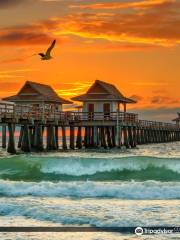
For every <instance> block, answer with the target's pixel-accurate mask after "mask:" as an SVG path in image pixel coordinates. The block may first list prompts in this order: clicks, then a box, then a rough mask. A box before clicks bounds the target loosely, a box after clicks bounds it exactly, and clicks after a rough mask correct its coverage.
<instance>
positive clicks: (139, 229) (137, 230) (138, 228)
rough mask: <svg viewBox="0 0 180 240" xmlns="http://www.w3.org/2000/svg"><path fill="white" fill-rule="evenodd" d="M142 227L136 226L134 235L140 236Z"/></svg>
mask: <svg viewBox="0 0 180 240" xmlns="http://www.w3.org/2000/svg"><path fill="white" fill-rule="evenodd" d="M143 232H144V231H143V228H142V227H137V228H136V229H135V234H136V235H138V236H140V235H143Z"/></svg>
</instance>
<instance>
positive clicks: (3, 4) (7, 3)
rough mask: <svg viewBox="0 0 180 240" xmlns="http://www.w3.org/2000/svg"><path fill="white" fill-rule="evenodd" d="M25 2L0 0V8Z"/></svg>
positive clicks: (22, 0)
mask: <svg viewBox="0 0 180 240" xmlns="http://www.w3.org/2000/svg"><path fill="white" fill-rule="evenodd" d="M23 2H25V0H0V9H1V8H8V7H14V6H17V5H19V4H21V3H23Z"/></svg>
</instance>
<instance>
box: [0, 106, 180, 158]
mask: <svg viewBox="0 0 180 240" xmlns="http://www.w3.org/2000/svg"><path fill="white" fill-rule="evenodd" d="M0 125H1V126H2V148H5V149H7V151H8V152H9V153H12V154H14V153H16V147H15V139H14V138H15V137H14V135H15V129H16V127H17V126H18V127H20V134H19V139H18V146H17V147H18V148H19V149H21V150H22V151H24V152H31V151H44V149H46V150H47V151H48V150H58V149H60V148H62V149H67V148H70V149H75V148H78V149H81V148H84V147H85V148H97V147H104V148H113V147H119V148H121V147H122V146H125V147H126V148H134V147H136V146H137V145H140V144H148V143H162V142H172V141H180V126H179V125H177V124H173V123H172V124H171V123H163V122H156V121H146V120H140V119H139V118H138V114H134V113H129V112H128V113H125V112H113V113H108V114H104V113H99V112H93V113H84V112H60V111H55V110H52V109H45V108H38V107H30V106H25V105H24V106H23V105H15V104H13V103H3V102H1V103H0ZM7 132H8V134H7ZM59 134H60V136H61V137H62V146H59V138H60V136H59ZM7 136H8V137H7ZM67 137H69V138H70V139H69V141H67ZM45 138H46V142H45V143H44V139H45ZM7 140H8V144H7ZM67 142H69V146H68V144H67Z"/></svg>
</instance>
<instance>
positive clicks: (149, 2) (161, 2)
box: [70, 0, 176, 10]
mask: <svg viewBox="0 0 180 240" xmlns="http://www.w3.org/2000/svg"><path fill="white" fill-rule="evenodd" d="M174 2H176V0H144V1H135V2H123V3H122V2H121V3H120V2H105V3H94V4H86V5H71V6H70V7H71V8H81V9H92V10H96V9H126V8H133V9H143V8H151V7H156V6H167V5H170V4H171V3H174Z"/></svg>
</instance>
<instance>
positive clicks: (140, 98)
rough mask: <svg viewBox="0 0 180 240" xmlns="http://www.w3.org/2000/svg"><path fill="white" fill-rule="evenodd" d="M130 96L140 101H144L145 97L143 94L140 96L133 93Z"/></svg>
mask: <svg viewBox="0 0 180 240" xmlns="http://www.w3.org/2000/svg"><path fill="white" fill-rule="evenodd" d="M129 98H131V99H133V100H135V101H137V102H139V101H142V100H143V97H142V96H139V95H132V96H130V97H129Z"/></svg>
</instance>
